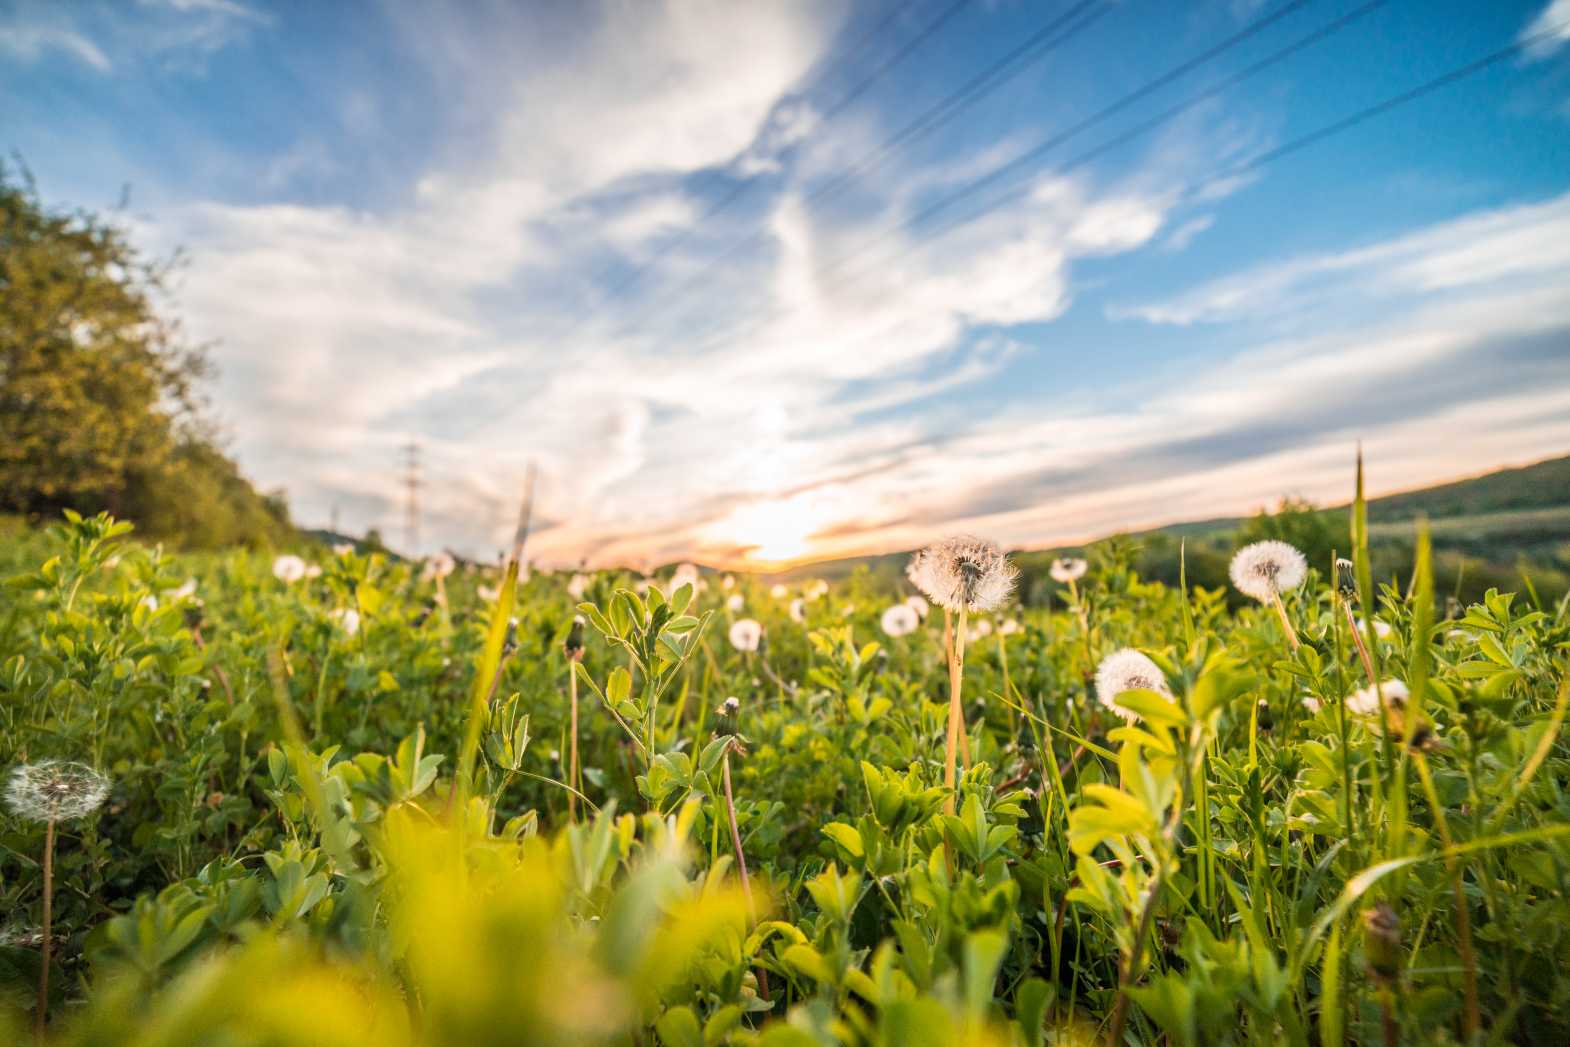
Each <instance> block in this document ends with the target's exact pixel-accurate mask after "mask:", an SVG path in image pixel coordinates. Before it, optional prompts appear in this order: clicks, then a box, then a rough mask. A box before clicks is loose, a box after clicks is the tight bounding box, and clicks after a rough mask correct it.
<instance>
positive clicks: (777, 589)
mask: <svg viewBox="0 0 1570 1047" xmlns="http://www.w3.org/2000/svg"><path fill="white" fill-rule="evenodd" d="M769 595H770V596H772V597H774V599H776V600H783V599H785V597H787V596H789V595H790V590H789V589H787V588H785V586H784V584H783V583H780V582H775V583H774V586H773V588H771V589H770V590H769Z"/></svg>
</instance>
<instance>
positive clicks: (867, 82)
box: [607, 0, 971, 298]
mask: <svg viewBox="0 0 1570 1047" xmlns="http://www.w3.org/2000/svg"><path fill="white" fill-rule="evenodd" d="M970 2H971V0H954V2H953V3H951V4H950V5H949V6H948V7H946V8H944V9H943V10H942V11H941V12H940V13H939V14H938V17H937V18H935V19H933V20H932V21H931V22H929V23H928V24H927V25H926V26H925V27H924V28H923V29H922V30H921V31H920V32H919V33H917V34H916V35H915V36H914V37H912V38H911V39H910V40H908V41H906V43H905V44H904V46H902V47H901V48H900V49H899V50H898V51H896V52H895V53H894V54H893V55H892V56H890V57H889V58H888V59H887V60H885V61H884V62H883V64H881V65H880V66H878V67H877V68H876V69H874V70H873V71H872V72H871V73H870V74H868V75H867V76H866V77H864V78H862V80H861V81H860V82H858V83H857V84H856V86H855V87H853V88H851V89H850V91H849V92H847V93H846V94H845V95H843V96H842V97H841V98H840V100H839V101H837V102H835V103H834V104H833V105H832V106H830V107H829V108H828V109H826V110H824V112H823V113H822V114H821V115H820V116H819V118H818V122H819V124H820V125H821V124H823V123H826V122H828V121H829V120H830V119H832V118H833V117H835V116H836V115H838V114H839V113H840V112H842V111H844V109H845V108H846V107H847V106H849V105H851V104H852V103H854V102H855V101H856V100H857V99H859V98H860V97H861V96H862V95H864V94H865V93H866V92H867V91H868V90H869V89H870V88H871V87H872V85H873V84H874V83H876V82H877V80H878V79H879V78H881V77H882V76H883V75H884V74H886V73H887V72H888V71H889V70H891V69H893V68H894V67H895V66H896V65H898V64H899V63H900V62H902V61H904V60H905V59H906V58H908V57H910V55H911V53H912V52H913V51H915V50H916V48H917V47H919V46H920V45H921V44H923V43H925V42H926V40H927V39H928V38H929V37H931V36H932V35H933V34H934V33H936V32H937V31H938V30H939V29H941V28H943V26H944V25H945V24H947V23H948V21H949V20H950V19H951V18H953V17H954V16H955V15H957V14H959V12H960V11H961V10H963V9H964V8H965V6H966V5H968V4H969V3H970ZM906 6H908V5H906ZM903 9H904V8H903V7H898V8H895V9H894V10H893V11H892V12H890V13H889V14H888V15H887V16H885V17H884V18H883V20H882V21H880V22H879V23H878V24H877V26H876V27H874V29H873V31H872V32H870V33H868V34H867V35H865V36H864V37H862V39H861V41H860V42H859V43H858V44H857V47H856V48H855V49H854V50H859V49H860V48H861V47H863V46H864V45H865V44H866V43H867V42H868V41H870V40H871V39H872V38H873V37H874V36H876V35H877V33H878V32H880V31H881V30H882V29H883V28H884V27H885V26H887V25H888V24H889V23H890V22H892V21H893V20H894V17H895V16H896V15H898V14H899V13H900V12H901V11H902V10H903ZM854 50H853V52H852V53H854ZM754 184H755V180H754V179H753V178H751V177H749V178H743V179H740V180H738V181H737V182H736V184H735V185H733V186H731V188H730V189H729V190H728V191H727V192H726V193H724V195H722V196H720V197H719V198H718V199H717V200H714V201H713V202H711V203H710V204H709V206H708V207H707V208H705V209H704V211H703V213H702V214H701V215H699V216H698V218H697V220H696V221H694V222H691V223H689V224H688V226H687V228H686V229H685V230H683V231H682V232H681V233H680V234H679V235H678V236H677V237H676V238H675V239H674V240H671V241H669V242H668V243H666V244H665V245H664V246H662V247H660V248H658V249H656V250H655V251H654V253H653V254H652V255H650V256H649V257H648V258H646V259H644V260H643V261H642V262H641V263H639V265H638V266H637V267H636V268H635V269H633V271H632V272H631V273H629V274H628V275H627V276H625V277H624V278H622V279H621V280H619V281H617V283H616V285H615V286H613V287H612V288H611V289H610V291H609V292H607V297H608V298H616V297H619V296H621V295H623V294H625V293H626V292H627V291H628V290H630V289H631V288H632V287H633V286H635V285H636V284H637V283H638V282H639V281H641V280H642V279H643V277H644V276H645V275H646V274H647V273H648V271H649V270H650V269H651V268H653V266H654V264H655V263H656V262H658V261H660V260H661V259H662V258H664V257H665V256H666V255H668V254H670V252H672V251H674V250H676V248H678V247H680V246H681V245H683V244H685V243H686V242H687V241H688V240H690V239H692V237H693V235H694V233H695V231H696V230H697V229H699V228H701V227H702V226H703V225H704V224H705V223H707V222H708V221H709V220H710V219H712V218H714V217H715V216H716V215H718V214H719V213H720V212H721V211H724V210H725V209H726V208H728V207H730V206H731V205H732V204H734V203H735V202H736V201H737V200H739V199H741V197H742V195H743V194H745V193H746V192H747V190H748V189H751V188H752V186H753V185H754Z"/></svg>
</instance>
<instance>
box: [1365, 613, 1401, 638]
mask: <svg viewBox="0 0 1570 1047" xmlns="http://www.w3.org/2000/svg"><path fill="white" fill-rule="evenodd" d="M1357 631H1358V632H1360V633H1367V632H1368V622H1367V621H1365V620H1364V619H1362V618H1359V619H1358V620H1357ZM1393 632H1395V630H1394V629H1392V628H1391V627H1390V623H1389V622H1382V621H1380V620H1379V619H1378V618H1375V619H1374V635H1375V636H1376V637H1378V638H1379V639H1381V640H1388V639H1390V634H1391V633H1393Z"/></svg>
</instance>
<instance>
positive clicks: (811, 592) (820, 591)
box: [806, 578, 829, 600]
mask: <svg viewBox="0 0 1570 1047" xmlns="http://www.w3.org/2000/svg"><path fill="white" fill-rule="evenodd" d="M806 592H807V599H808V600H820V599H822V598H823V597H825V596H827V595H828V594H829V583H828V582H825V581H824V580H823V579H821V578H815V579H813V580H812V581H811V582H809V583H807V589H806Z"/></svg>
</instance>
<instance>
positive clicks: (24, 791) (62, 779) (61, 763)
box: [5, 760, 109, 822]
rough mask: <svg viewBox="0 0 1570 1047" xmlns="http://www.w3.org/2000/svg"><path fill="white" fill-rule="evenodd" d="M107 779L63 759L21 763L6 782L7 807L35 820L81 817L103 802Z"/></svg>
mask: <svg viewBox="0 0 1570 1047" xmlns="http://www.w3.org/2000/svg"><path fill="white" fill-rule="evenodd" d="M108 795H109V779H108V778H106V777H104V776H103V775H101V774H99V773H98V772H97V771H95V770H93V769H92V768H91V767H89V766H87V765H86V764H85V763H72V762H69V761H66V760H44V761H41V762H39V763H29V764H22V765H21V766H20V767H18V768H16V769H15V770H14V771H12V772H11V777H10V779H9V780H7V782H6V786H5V799H6V806H8V807H10V808H11V810H12V812H13V813H15V814H16V815H18V816H19V817H22V818H27V819H29V820H30V821H35V822H61V821H68V820H70V819H73V818H83V817H86V816H87V815H89V814H92V813H93V812H94V811H96V810H98V808H99V807H100V806H101V805H102V804H103V802H104V800H105V799H106V798H107V797H108Z"/></svg>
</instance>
